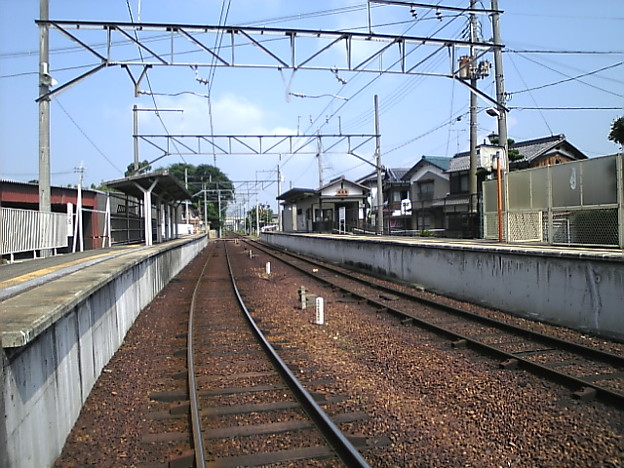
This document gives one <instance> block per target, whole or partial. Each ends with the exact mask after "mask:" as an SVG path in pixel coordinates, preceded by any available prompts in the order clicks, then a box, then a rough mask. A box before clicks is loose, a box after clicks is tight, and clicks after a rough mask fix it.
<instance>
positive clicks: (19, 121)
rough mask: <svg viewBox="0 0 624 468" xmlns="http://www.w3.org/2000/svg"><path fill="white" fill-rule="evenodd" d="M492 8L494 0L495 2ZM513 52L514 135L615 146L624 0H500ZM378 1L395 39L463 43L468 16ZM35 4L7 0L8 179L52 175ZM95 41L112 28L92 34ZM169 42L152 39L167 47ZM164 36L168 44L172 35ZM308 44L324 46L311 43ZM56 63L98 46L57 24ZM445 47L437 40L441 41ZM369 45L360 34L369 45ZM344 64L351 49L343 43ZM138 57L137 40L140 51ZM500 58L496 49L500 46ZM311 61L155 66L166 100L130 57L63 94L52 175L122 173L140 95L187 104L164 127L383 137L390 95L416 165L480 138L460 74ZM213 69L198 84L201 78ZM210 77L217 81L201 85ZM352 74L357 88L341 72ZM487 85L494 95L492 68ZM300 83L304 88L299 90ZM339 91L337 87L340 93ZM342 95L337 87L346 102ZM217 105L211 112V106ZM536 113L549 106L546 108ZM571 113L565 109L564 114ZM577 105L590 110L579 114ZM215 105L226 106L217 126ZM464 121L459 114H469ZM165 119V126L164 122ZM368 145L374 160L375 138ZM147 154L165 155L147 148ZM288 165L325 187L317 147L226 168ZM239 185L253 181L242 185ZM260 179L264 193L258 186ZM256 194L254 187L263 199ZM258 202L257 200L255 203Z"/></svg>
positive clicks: (284, 16)
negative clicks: (138, 91) (302, 64)
mask: <svg viewBox="0 0 624 468" xmlns="http://www.w3.org/2000/svg"><path fill="white" fill-rule="evenodd" d="M227 3H228V2H222V1H217V0H203V1H200V0H185V1H180V2H171V1H164V0H142V1H138V0H129V1H127V0H108V1H99V2H97V1H84V0H50V19H55V20H92V21H114V22H129V21H130V11H129V10H132V17H133V18H134V20H138V19H139V18H140V20H141V21H142V22H154V23H168V24H169V23H182V24H219V21H220V13H221V11H222V5H223V4H227ZM430 3H432V4H435V3H440V4H443V5H447V6H457V7H466V6H467V5H468V0H461V1H460V0H447V1H445V2H438V1H437V0H432V1H431V2H430ZM229 5H230V6H229V10H228V14H227V20H226V24H230V25H246V26H267V27H275V28H297V29H323V30H343V29H347V30H353V31H360V32H361V31H365V30H366V29H367V27H368V12H367V7H366V2H365V1H363V0H358V1H347V0H343V1H338V0H334V1H330V0H319V1H314V2H309V1H305V2H304V1H292V0H255V1H252V0H231V2H229ZM481 6H482V7H485V8H489V6H490V4H489V1H484V2H482V3H481ZM499 8H500V9H502V10H503V11H504V13H503V14H502V15H501V20H500V22H501V35H502V40H503V42H504V44H505V46H506V51H505V54H504V59H503V60H504V75H505V88H506V91H507V92H508V93H510V96H511V99H510V100H509V102H508V105H509V106H510V107H511V111H510V113H509V114H508V124H509V137H510V138H513V139H514V140H516V141H521V140H527V139H533V138H539V137H543V136H548V135H550V134H559V133H564V134H565V135H566V136H567V138H568V140H569V141H570V142H571V143H572V144H573V145H575V146H576V147H577V148H579V149H580V150H581V151H583V152H584V153H585V154H586V155H587V156H589V157H595V156H601V155H605V154H612V153H615V152H617V151H618V150H619V148H618V146H617V145H615V144H614V143H612V142H610V141H609V140H608V139H607V136H608V133H609V130H610V126H611V123H612V122H613V121H614V120H615V119H616V118H618V117H619V116H622V115H624V73H623V71H624V64H623V62H624V45H623V44H622V42H621V41H620V40H618V39H617V38H620V37H621V34H622V30H624V2H622V1H620V0H595V1H592V2H586V1H584V0H567V1H563V0H551V1H548V2H543V1H538V0H524V1H518V0H516V1H512V0H499ZM417 12H418V16H417V18H416V19H415V20H414V19H413V18H412V16H411V15H410V12H409V9H408V8H404V7H392V6H381V5H373V6H372V8H371V19H372V24H373V30H374V31H375V32H377V33H385V34H406V35H414V36H430V35H431V34H433V33H434V31H437V30H438V29H440V28H441V31H440V32H439V33H438V34H437V36H436V37H441V38H450V39H459V38H461V35H462V33H463V32H464V30H465V28H466V24H467V20H466V18H465V17H457V18H451V17H450V16H447V17H445V18H443V19H442V21H439V20H437V19H436V18H435V10H429V11H427V10H425V9H419V10H417ZM38 16H39V1H37V0H0V179H11V180H20V181H27V180H31V179H37V178H38V106H37V104H36V102H35V99H36V97H37V92H38V88H37V79H38V78H37V70H38V61H39V57H38V28H37V26H36V24H35V22H34V21H35V19H37V18H38ZM481 30H482V35H483V36H484V37H485V38H486V39H488V38H490V37H491V25H490V22H489V19H488V17H487V16H483V17H481ZM84 37H85V38H86V40H87V41H91V42H89V43H90V44H96V43H98V42H100V41H101V40H102V37H103V36H102V35H99V36H96V34H92V35H86V36H84ZM162 42H163V41H162V40H161V41H154V44H155V45H154V47H162V46H163V45H162V44H161V43H162ZM164 42H165V43H166V41H164ZM304 47H311V48H313V47H318V46H316V45H312V44H307V45H306V46H304ZM50 50H51V54H50V70H51V74H52V75H53V77H54V78H55V79H56V80H57V81H58V82H59V83H61V84H62V83H64V82H67V81H68V80H70V79H72V78H73V77H75V76H78V75H79V74H80V73H83V72H84V71H86V70H88V69H89V67H90V66H91V67H92V66H93V65H94V64H95V63H96V61H94V59H93V56H91V55H90V54H88V53H87V52H85V50H84V49H82V48H80V47H75V44H74V43H72V42H71V41H69V40H68V39H67V38H65V37H64V36H62V35H61V34H60V33H58V32H57V31H52V32H51V34H50ZM431 50H433V49H431ZM366 52H367V49H366V45H361V44H360V45H358V46H357V48H356V49H355V52H354V53H355V54H356V55H358V54H364V53H366ZM332 53H333V54H335V60H336V62H337V63H340V61H341V60H344V57H341V56H340V55H341V53H340V52H338V51H337V52H333V51H332ZM127 54H128V56H132V55H133V54H134V55H137V51H136V48H135V49H133V50H127ZM445 54H446V53H445V52H442V53H441V54H438V56H437V57H435V58H434V59H432V60H431V61H430V62H428V65H427V69H428V70H431V71H436V72H441V73H447V72H448V71H449V58H448V56H447V55H445ZM486 58H488V59H489V60H490V61H492V57H491V55H490V56H488V57H486ZM338 75H339V76H336V75H334V74H333V73H331V72H329V71H305V70H300V71H298V72H296V73H295V74H294V75H293V74H292V73H291V72H289V71H284V72H279V71H278V70H276V69H271V70H259V69H253V70H252V69H248V68H229V69H226V68H218V69H217V70H216V71H215V72H214V75H213V74H212V72H211V71H210V70H209V69H207V68H205V69H200V70H197V71H194V70H192V69H191V68H190V67H155V68H154V69H152V70H150V71H149V73H148V76H149V84H148V83H147V81H144V82H143V83H142V87H141V88H142V89H143V90H144V91H148V90H149V88H151V92H153V93H154V96H148V95H142V96H140V97H138V98H135V96H134V92H133V85H132V82H131V80H130V78H129V76H128V74H127V73H126V72H125V71H124V70H122V69H121V68H119V67H110V68H107V69H104V70H101V71H99V72H97V73H95V74H93V75H91V76H89V77H88V78H86V79H85V80H83V81H81V82H80V83H78V84H77V85H75V86H73V87H71V88H70V89H68V90H66V91H64V92H62V93H60V94H59V95H58V96H56V97H55V99H54V100H53V101H52V105H51V109H52V124H51V129H52V136H51V173H52V184H53V185H67V184H76V183H77V182H78V174H77V173H76V171H75V168H77V167H79V166H80V165H81V164H82V165H84V167H85V168H86V170H85V173H84V177H85V179H84V181H85V184H87V185H90V184H92V183H93V184H96V185H97V184H99V183H100V182H101V181H105V180H111V179H117V178H120V177H123V172H124V171H125V169H126V167H127V166H128V165H129V164H130V163H131V162H132V159H133V142H132V110H131V109H132V106H133V105H134V104H137V105H138V106H139V107H141V108H145V109H153V108H154V107H155V105H156V106H157V107H158V108H159V109H161V110H164V109H176V110H184V112H161V114H160V115H161V117H162V120H163V122H161V121H160V120H159V119H158V118H157V116H156V114H155V112H153V111H144V112H140V113H139V114H140V115H139V130H140V133H146V134H147V133H155V134H162V133H165V132H166V131H168V132H170V133H193V134H209V133H211V129H212V131H214V132H215V133H218V134H285V133H287V134H295V133H296V132H297V131H298V130H299V132H300V133H304V132H305V133H308V134H309V133H316V132H320V133H335V132H337V131H338V129H339V128H340V129H342V131H343V132H345V133H373V132H374V123H373V99H374V98H373V96H374V95H378V96H379V104H380V111H381V113H380V114H381V115H380V127H381V134H382V142H381V148H382V162H383V164H384V165H386V166H390V167H411V166H412V165H413V164H415V163H416V162H417V161H418V160H419V159H420V158H421V157H422V156H423V155H429V156H452V155H453V154H454V153H456V152H458V151H464V150H466V149H468V144H469V143H468V133H469V132H468V128H469V122H468V117H467V112H468V102H469V93H468V91H467V89H466V88H465V87H464V86H462V85H461V84H458V83H454V82H453V81H452V80H450V79H448V78H442V77H422V76H407V75H398V74H394V75H393V74H378V73H377V74H376V73H348V72H346V73H340V74H338ZM198 78H199V80H198ZM208 78H210V79H211V80H212V86H211V88H210V102H209V101H208V99H207V98H206V97H205V96H206V94H207V92H208V90H207V86H206V84H204V83H202V82H201V81H200V80H204V79H208ZM338 78H340V79H342V80H345V81H346V84H343V83H341V82H340V81H339V79H338ZM479 88H480V89H481V90H483V91H484V92H485V93H487V94H489V95H492V96H493V95H494V79H493V74H492V75H490V76H489V77H487V78H485V79H483V80H480V81H479ZM289 93H295V94H298V95H306V96H308V97H305V98H301V97H297V96H294V95H292V94H289ZM332 96H334V97H332ZM336 96H337V97H336ZM209 104H210V107H209ZM479 106H480V111H481V112H479V132H478V133H479V141H480V142H481V141H483V140H484V139H485V138H486V136H487V135H488V134H489V133H491V132H492V131H493V130H494V129H495V128H496V123H495V121H494V119H492V118H491V117H488V116H487V115H486V114H485V112H482V111H483V110H484V109H485V108H486V107H488V106H489V104H488V103H486V102H485V101H483V100H479ZM529 108H541V109H542V110H534V109H529ZM561 108H567V109H561ZM569 108H584V109H583V110H570V109H569ZM209 110H211V112H212V117H213V118H212V126H211V125H210V118H209ZM458 117H460V118H459V119H458ZM163 125H164V127H166V130H165V129H164V127H163ZM360 154H361V156H363V157H365V158H366V159H369V160H372V156H373V148H372V146H365V147H363V148H362V150H361V153H360ZM140 156H141V159H148V160H152V159H155V158H157V157H158V156H159V153H158V151H156V150H155V149H154V148H151V147H149V145H146V144H142V145H141V148H140ZM174 162H188V163H190V164H213V163H214V159H213V156H212V155H205V156H188V155H187V156H179V155H171V156H168V157H166V158H164V159H161V160H160V161H158V162H156V163H155V164H154V166H155V167H160V166H165V165H168V164H171V163H174ZM278 164H279V165H280V167H281V171H282V174H283V179H284V182H283V184H282V191H285V190H287V189H288V188H290V187H306V188H313V187H316V186H317V185H318V183H319V173H318V164H317V160H316V158H315V157H314V156H313V155H295V156H290V155H288V154H283V155H282V156H281V159H280V157H279V156H278V155H262V156H257V155H256V156H217V158H216V165H217V166H218V167H219V168H220V169H221V170H222V171H223V172H225V173H226V174H227V175H228V177H229V178H230V179H231V180H233V181H235V182H236V181H244V180H265V179H266V180H269V179H270V180H274V179H275V178H276V173H275V171H276V168H277V166H278ZM371 170H372V167H371V166H370V165H368V164H366V163H363V162H362V161H360V160H359V159H356V158H354V157H353V156H349V155H346V154H329V155H326V156H325V157H324V158H323V173H322V174H323V175H322V177H323V180H324V181H325V182H327V181H329V180H330V179H331V178H333V177H336V176H339V175H345V176H346V177H348V178H351V179H357V178H358V177H360V176H363V175H365V174H367V173H369V172H370V171H371ZM240 187H241V189H240V191H241V195H242V194H243V192H246V190H247V188H249V186H242V185H241V186H240ZM254 191H255V190H254V189H253V188H250V192H252V193H253V192H254ZM257 192H258V194H257V200H258V201H259V202H261V203H269V204H271V205H272V206H273V207H274V208H275V206H276V202H275V197H276V195H277V186H276V184H275V183H270V182H266V183H264V184H262V188H261V189H259V190H257ZM252 198H254V197H252ZM253 201H255V198H254V199H252V202H253Z"/></svg>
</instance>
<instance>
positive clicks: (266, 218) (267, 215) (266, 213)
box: [247, 204, 273, 230]
mask: <svg viewBox="0 0 624 468" xmlns="http://www.w3.org/2000/svg"><path fill="white" fill-rule="evenodd" d="M257 208H258V209H257V210H256V207H255V206H254V207H252V208H251V209H250V210H249V211H248V212H247V223H248V225H249V226H251V228H252V230H254V229H256V226H258V225H259V226H260V227H262V226H266V225H267V224H271V223H272V222H273V210H272V209H271V207H270V206H269V205H262V204H259V205H257ZM256 212H257V216H258V220H259V223H258V224H256Z"/></svg>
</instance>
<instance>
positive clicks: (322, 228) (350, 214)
mask: <svg viewBox="0 0 624 468" xmlns="http://www.w3.org/2000/svg"><path fill="white" fill-rule="evenodd" d="M368 195H369V189H368V188H367V187H365V186H363V185H361V184H358V183H356V182H352V181H349V180H347V179H345V178H344V177H340V178H338V179H334V180H332V181H331V182H330V183H328V184H327V185H325V186H323V187H321V188H320V189H319V190H314V189H305V188H293V189H290V190H288V191H287V192H284V193H283V194H281V195H279V196H278V197H277V199H278V200H281V201H282V205H283V210H282V229H283V230H284V231H286V232H289V231H290V232H292V231H301V232H331V231H334V230H336V231H340V232H346V231H348V232H352V231H353V230H354V229H357V228H360V229H362V228H364V225H365V219H366V216H367V210H368V208H367V203H366V201H367V198H368Z"/></svg>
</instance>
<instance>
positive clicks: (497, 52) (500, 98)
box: [491, 0, 509, 241]
mask: <svg viewBox="0 0 624 468" xmlns="http://www.w3.org/2000/svg"><path fill="white" fill-rule="evenodd" d="M491 6H492V10H494V13H492V39H493V41H494V45H496V46H500V45H501V44H502V42H501V35H500V21H499V20H500V14H499V13H498V0H492V3H491ZM494 79H495V83H496V103H497V110H498V116H497V117H498V145H499V146H502V147H503V155H502V156H501V157H502V158H503V161H504V163H503V164H504V167H503V170H502V171H499V177H502V179H503V180H502V181H500V182H499V184H502V185H503V188H502V189H501V190H503V192H504V197H502V200H500V198H501V197H500V194H499V203H500V204H501V210H502V212H503V216H502V218H503V220H502V222H503V226H507V210H506V207H507V206H508V202H509V200H508V197H507V193H508V192H507V171H508V170H509V144H508V137H507V111H506V108H505V80H504V75H503V51H502V49H501V47H496V48H495V49H494ZM500 162H501V160H500V159H499V160H498V163H499V164H500ZM499 192H500V190H499ZM500 222H501V220H500V219H499V224H500ZM498 237H499V241H503V240H504V239H505V238H506V229H504V228H503V229H501V227H500V226H499V236H498Z"/></svg>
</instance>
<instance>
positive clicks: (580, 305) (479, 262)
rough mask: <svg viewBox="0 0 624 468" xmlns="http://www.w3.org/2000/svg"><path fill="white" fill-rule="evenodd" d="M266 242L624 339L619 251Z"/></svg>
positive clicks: (336, 240) (343, 240)
mask: <svg viewBox="0 0 624 468" xmlns="http://www.w3.org/2000/svg"><path fill="white" fill-rule="evenodd" d="M262 240H263V241H265V242H267V243H270V244H275V245H278V246H281V247H285V248H288V249H290V250H293V251H297V252H301V253H303V254H306V255H310V256H314V257H317V258H321V259H324V260H327V261H330V262H335V263H340V264H346V265H355V266H358V267H360V268H365V269H367V270H370V271H372V272H375V273H378V274H382V275H385V276H389V277H394V278H399V279H401V280H403V281H407V282H411V283H417V284H419V285H422V286H424V287H425V288H427V289H429V290H431V291H434V292H439V293H441V294H446V295H450V296H452V297H456V298H459V299H463V300H467V301H470V302H473V303H476V304H482V305H485V306H488V307H493V308H497V309H500V310H504V311H508V312H511V313H513V314H516V315H520V316H523V317H527V318H531V319H535V320H541V321H545V322H550V323H555V324H560V325H564V326H567V327H570V328H574V329H578V330H582V331H586V332H589V333H593V334H597V335H601V336H605V337H610V338H614V339H617V340H620V341H624V308H623V307H622V304H624V259H623V257H622V253H621V252H618V251H617V250H614V251H613V253H605V252H602V251H601V252H598V251H591V250H575V249H567V250H566V249H552V248H540V247H536V248H531V247H522V246H504V245H500V246H499V245H496V244H489V245H487V244H479V243H474V244H467V243H445V242H431V241H430V242H418V241H409V242H408V241H399V240H392V239H388V238H384V239H383V240H381V239H379V238H357V239H356V238H351V237H348V236H311V235H292V234H284V233H264V234H263V235H262Z"/></svg>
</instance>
